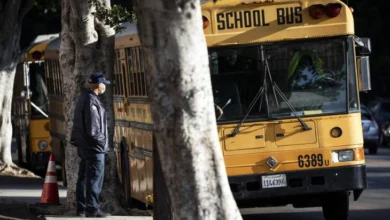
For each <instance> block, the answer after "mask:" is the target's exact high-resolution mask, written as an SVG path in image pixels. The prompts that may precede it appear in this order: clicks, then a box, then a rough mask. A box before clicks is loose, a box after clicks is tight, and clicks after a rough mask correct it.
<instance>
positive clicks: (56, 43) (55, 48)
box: [45, 37, 61, 60]
mask: <svg viewBox="0 0 390 220" xmlns="http://www.w3.org/2000/svg"><path fill="white" fill-rule="evenodd" d="M60 39H61V38H60V37H57V38H54V39H52V40H51V41H50V42H49V43H48V44H47V46H46V48H45V57H46V59H47V60H57V59H58V55H59V50H60V42H61V40H60Z"/></svg>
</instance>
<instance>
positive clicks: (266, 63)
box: [265, 59, 311, 131]
mask: <svg viewBox="0 0 390 220" xmlns="http://www.w3.org/2000/svg"><path fill="white" fill-rule="evenodd" d="M265 67H266V72H267V73H268V75H269V78H270V83H271V85H272V90H273V92H274V96H275V99H276V93H275V92H277V93H278V94H279V96H280V97H281V98H282V99H283V101H284V102H285V103H286V104H287V106H288V107H289V108H290V110H291V112H292V113H293V114H294V115H295V117H296V118H297V119H298V121H299V122H300V123H301V125H302V127H303V130H304V131H308V130H311V127H309V126H307V124H306V123H305V122H304V121H303V120H302V118H301V117H300V116H299V115H298V113H297V111H296V110H295V108H294V106H293V105H292V104H291V102H290V101H288V100H287V98H286V96H285V95H284V94H283V92H282V90H280V88H279V86H278V85H277V84H276V82H274V81H273V80H272V77H271V71H270V69H269V65H268V60H267V59H265ZM275 101H276V103H277V105H278V107H279V103H278V101H277V100H275Z"/></svg>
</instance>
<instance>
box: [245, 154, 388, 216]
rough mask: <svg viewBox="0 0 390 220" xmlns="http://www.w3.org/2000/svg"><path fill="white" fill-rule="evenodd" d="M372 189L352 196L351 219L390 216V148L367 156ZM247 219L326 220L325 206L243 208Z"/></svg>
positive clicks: (369, 183)
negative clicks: (324, 214) (323, 207)
mask: <svg viewBox="0 0 390 220" xmlns="http://www.w3.org/2000/svg"><path fill="white" fill-rule="evenodd" d="M366 163H367V171H368V173H367V175H368V185H369V189H367V190H365V191H364V192H363V194H362V195H361V197H360V199H359V200H358V201H353V200H352V199H351V203H350V217H349V220H389V219H390V147H387V148H380V149H379V151H378V154H377V155H366ZM241 213H242V214H243V217H244V220H255V219H261V220H313V219H314V220H323V219H324V218H323V216H322V209H321V208H303V209H295V208H293V207H292V206H286V207H275V208H252V209H242V210H241Z"/></svg>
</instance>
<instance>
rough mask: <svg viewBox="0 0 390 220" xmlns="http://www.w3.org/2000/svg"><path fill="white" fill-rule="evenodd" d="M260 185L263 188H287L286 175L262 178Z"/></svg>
mask: <svg viewBox="0 0 390 220" xmlns="http://www.w3.org/2000/svg"><path fill="white" fill-rule="evenodd" d="M261 183H262V186H263V188H278V187H286V186H287V178H286V174H278V175H269V176H262V177H261Z"/></svg>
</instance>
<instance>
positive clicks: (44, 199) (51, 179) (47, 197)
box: [41, 154, 60, 204]
mask: <svg viewBox="0 0 390 220" xmlns="http://www.w3.org/2000/svg"><path fill="white" fill-rule="evenodd" d="M41 203H50V204H60V199H59V193H58V183H57V173H56V163H55V161H54V155H53V154H50V159H49V165H48V166H47V171H46V177H45V183H44V184H43V191H42V196H41Z"/></svg>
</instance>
